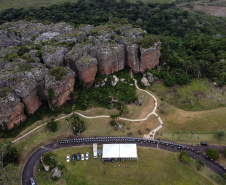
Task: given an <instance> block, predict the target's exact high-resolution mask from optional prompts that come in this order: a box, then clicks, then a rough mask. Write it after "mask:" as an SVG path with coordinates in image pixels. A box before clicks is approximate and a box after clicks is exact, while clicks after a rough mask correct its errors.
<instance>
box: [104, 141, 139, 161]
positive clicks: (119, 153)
mask: <svg viewBox="0 0 226 185" xmlns="http://www.w3.org/2000/svg"><path fill="white" fill-rule="evenodd" d="M102 158H103V160H105V159H113V158H114V159H138V155H137V145H136V144H103V154H102Z"/></svg>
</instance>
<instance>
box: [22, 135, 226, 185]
mask: <svg viewBox="0 0 226 185" xmlns="http://www.w3.org/2000/svg"><path fill="white" fill-rule="evenodd" d="M127 139H128V138H127ZM61 141H64V143H62V142H61V143H60V142H54V143H50V144H48V145H45V146H42V147H41V148H39V149H37V150H36V151H35V152H33V154H32V155H31V156H30V157H29V159H28V160H27V162H26V164H25V166H24V169H23V171H22V177H21V184H22V185H28V184H30V178H31V177H34V168H35V165H36V163H37V162H38V160H39V159H40V157H41V156H42V155H43V154H45V153H47V152H49V151H51V150H56V149H59V148H63V147H73V146H83V145H84V146H85V145H92V144H93V143H98V144H104V143H136V144H137V145H138V146H143V147H151V148H157V149H162V150H168V151H171V152H180V151H181V150H182V147H189V148H190V149H189V150H187V151H188V153H189V155H190V156H191V157H192V158H193V159H202V160H203V161H205V164H206V166H207V167H208V168H210V169H211V170H213V171H214V172H215V173H217V174H219V175H221V176H222V175H223V174H224V173H226V170H224V169H223V168H222V167H220V166H219V164H215V163H214V162H212V161H210V160H209V159H206V158H205V156H204V155H203V154H202V152H203V151H205V150H206V149H207V148H206V147H201V146H191V145H180V144H178V146H180V147H181V148H180V149H178V146H176V145H177V144H174V147H172V146H171V144H168V146H167V143H161V142H159V141H157V140H146V139H142V138H129V140H126V138H125V137H120V138H118V137H110V139H109V138H108V139H104V138H103V137H101V138H100V139H98V137H95V138H86V139H84V138H80V139H71V140H61ZM209 147H211V148H217V149H218V150H220V151H221V150H223V148H224V147H223V146H216V147H215V146H209ZM192 148H193V149H194V151H191V149H192ZM197 151H200V154H197Z"/></svg>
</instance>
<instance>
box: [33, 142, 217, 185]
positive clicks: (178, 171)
mask: <svg viewBox="0 0 226 185" xmlns="http://www.w3.org/2000/svg"><path fill="white" fill-rule="evenodd" d="M98 148H102V147H100V146H99V147H98ZM87 151H89V152H90V154H91V155H90V159H89V161H79V162H77V161H76V162H75V164H72V163H71V162H70V163H66V160H65V157H66V154H73V153H77V152H80V153H85V152H87ZM52 153H53V155H54V156H55V157H56V158H58V160H60V161H61V163H62V164H63V165H64V167H65V169H64V176H63V177H62V178H60V179H59V180H58V181H57V182H56V183H54V182H53V181H52V180H51V178H50V173H51V172H44V171H40V172H39V171H38V169H39V168H40V167H39V166H37V169H36V179H37V183H38V184H40V185H47V184H67V185H73V184H92V185H95V184H98V185H102V184H108V185H111V184H123V185H124V184H125V185H126V184H133V185H135V184H149V185H150V184H153V185H158V184H167V185H168V184H174V185H179V184H181V185H182V184H183V185H190V184H191V185H194V184H196V185H199V184H200V185H203V184H205V185H208V184H213V183H212V182H211V181H210V180H208V179H207V178H209V177H210V174H211V172H210V171H209V170H206V169H205V170H203V171H201V172H200V173H201V174H202V175H204V176H206V177H207V178H205V177H204V176H202V175H200V174H198V173H196V170H195V169H189V168H188V167H187V166H185V165H183V164H181V163H180V162H178V161H177V156H176V155H177V154H175V153H170V152H167V151H162V150H154V149H148V148H141V147H139V148H138V156H139V160H138V162H136V161H125V162H117V161H115V162H114V163H103V162H102V161H100V160H99V159H93V158H92V147H73V148H67V149H60V150H56V151H53V152H52ZM119 165H120V167H119ZM114 166H115V167H114Z"/></svg>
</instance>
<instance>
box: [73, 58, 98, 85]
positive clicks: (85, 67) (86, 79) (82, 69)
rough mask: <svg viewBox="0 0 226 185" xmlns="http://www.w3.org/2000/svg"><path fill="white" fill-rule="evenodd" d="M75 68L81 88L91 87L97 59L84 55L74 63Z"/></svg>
mask: <svg viewBox="0 0 226 185" xmlns="http://www.w3.org/2000/svg"><path fill="white" fill-rule="evenodd" d="M76 68H77V70H78V76H79V79H80V81H82V82H83V87H84V88H89V87H91V86H92V85H93V82H94V80H95V76H96V74H97V59H96V58H93V57H91V56H90V55H84V56H83V57H82V58H80V59H79V60H78V61H77V62H76Z"/></svg>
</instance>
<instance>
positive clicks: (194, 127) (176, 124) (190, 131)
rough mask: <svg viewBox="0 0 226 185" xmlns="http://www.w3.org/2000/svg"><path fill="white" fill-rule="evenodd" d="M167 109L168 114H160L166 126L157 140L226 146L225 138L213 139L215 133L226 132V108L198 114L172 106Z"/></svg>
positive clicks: (198, 112)
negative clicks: (204, 142)
mask: <svg viewBox="0 0 226 185" xmlns="http://www.w3.org/2000/svg"><path fill="white" fill-rule="evenodd" d="M167 109H168V113H167V114H165V115H164V114H160V116H161V118H162V120H163V122H164V125H163V127H162V129H160V130H159V131H158V133H157V135H156V138H159V139H165V140H170V141H175V142H181V143H190V144H198V143H200V142H201V141H206V142H209V143H210V144H220V145H226V139H225V138H224V139H222V140H217V139H216V138H214V137H213V134H214V132H215V131H217V130H226V123H225V120H226V114H225V112H226V107H222V108H218V109H212V110H207V111H197V112H196V111H184V110H181V109H179V108H176V107H174V106H171V105H168V108H167Z"/></svg>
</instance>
